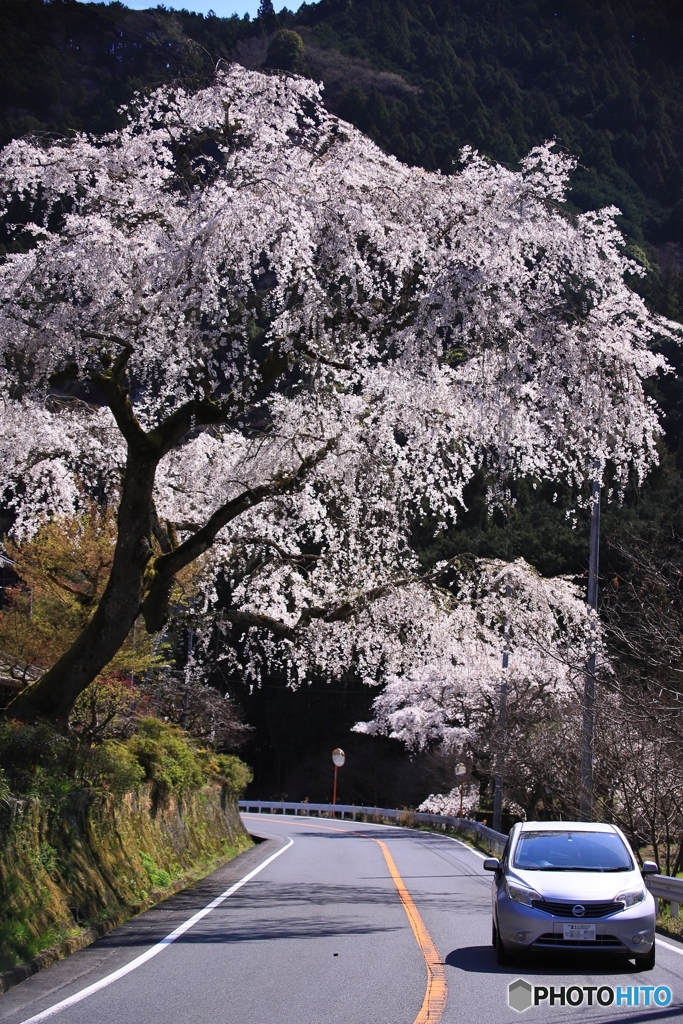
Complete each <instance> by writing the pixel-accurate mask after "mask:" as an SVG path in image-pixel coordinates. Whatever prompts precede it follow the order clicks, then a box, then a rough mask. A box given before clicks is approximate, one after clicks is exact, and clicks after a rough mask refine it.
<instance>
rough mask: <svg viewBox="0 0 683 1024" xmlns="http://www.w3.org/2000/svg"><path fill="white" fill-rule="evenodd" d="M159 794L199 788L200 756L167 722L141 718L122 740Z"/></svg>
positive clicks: (178, 730)
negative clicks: (131, 733)
mask: <svg viewBox="0 0 683 1024" xmlns="http://www.w3.org/2000/svg"><path fill="white" fill-rule="evenodd" d="M126 745H127V746H128V748H129V750H130V751H131V752H132V753H133V754H134V755H135V757H136V758H137V760H138V762H139V763H140V764H141V765H142V767H143V769H144V772H145V781H147V782H151V783H152V785H153V787H154V790H155V792H156V794H157V795H158V796H160V797H165V796H169V795H170V794H181V793H184V792H187V791H189V790H193V789H199V788H200V787H201V786H202V785H203V783H204V781H205V774H204V772H203V770H202V764H201V758H200V757H198V751H197V749H196V748H195V747H194V745H193V744H192V742H191V740H190V738H189V737H188V736H187V735H186V734H184V733H182V732H181V730H180V729H179V728H178V727H177V726H175V725H170V724H169V723H168V722H161V721H160V720H159V719H158V718H141V719H140V721H139V722H138V725H137V728H136V730H135V735H133V736H131V738H130V739H129V740H127V741H126Z"/></svg>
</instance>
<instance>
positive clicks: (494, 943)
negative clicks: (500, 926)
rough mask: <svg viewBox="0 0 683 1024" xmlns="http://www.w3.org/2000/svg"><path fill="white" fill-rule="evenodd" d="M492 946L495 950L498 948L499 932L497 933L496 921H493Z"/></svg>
mask: <svg viewBox="0 0 683 1024" xmlns="http://www.w3.org/2000/svg"><path fill="white" fill-rule="evenodd" d="M491 945H492V946H493V948H494V949H497V947H498V932H497V931H496V922H495V921H491Z"/></svg>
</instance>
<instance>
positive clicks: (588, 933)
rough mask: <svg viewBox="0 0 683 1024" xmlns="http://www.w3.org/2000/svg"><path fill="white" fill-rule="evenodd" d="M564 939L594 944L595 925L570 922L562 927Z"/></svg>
mask: <svg viewBox="0 0 683 1024" xmlns="http://www.w3.org/2000/svg"><path fill="white" fill-rule="evenodd" d="M564 937H565V939H574V940H575V941H578V942H595V925H594V924H584V923H583V921H582V922H581V923H579V922H578V921H577V922H574V921H572V923H571V924H566V925H565V926H564Z"/></svg>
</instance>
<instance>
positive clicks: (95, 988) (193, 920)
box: [21, 837, 294, 1024]
mask: <svg viewBox="0 0 683 1024" xmlns="http://www.w3.org/2000/svg"><path fill="white" fill-rule="evenodd" d="M293 844H294V840H293V839H292V838H291V837H290V839H289V842H288V843H287V845H286V846H283V847H282V848H281V849H280V850H276V851H275V853H273V854H271V855H270V857H267V858H266V860H264V861H263V863H262V864H259V865H258V866H257V867H255V868H254V869H253V870H252V871H250V872H249V873H248V874H246V875H245V876H244V878H240V880H239V881H238V882H235V884H234V885H231V886H230V888H229V889H226V890H225V892H223V893H221V895H220V896H217V897H216V899H215V900H212V901H211V903H209V904H208V906H206V907H204V909H203V910H199V911H197V913H196V914H193V915H192V917H190V918H188V920H187V921H184V922H183V923H182V924H181V925H178V927H177V928H176V929H175V931H172V932H171V934H170V935H167V936H166V938H165V939H162V940H161V942H157V944H156V945H155V946H151V947H150V948H149V949H148V950H146V951H145V952H144V953H142V954H141V955H140V956H138V957H136V958H135V960H131V961H130V963H128V964H126V965H125V967H120V968H119V969H118V971H114V972H113V973H112V974H107V975H106V976H105V977H104V978H100V980H99V981H96V982H95V983H94V984H92V985H88V987H87V988H82V989H81V991H80V992H75V993H74V995H72V996H69V997H68V998H67V999H62V1001H61V1002H60V1003H55V1004H54V1006H50V1007H48V1009H47V1010H43V1011H42V1013H37V1014H36V1015H35V1017H29V1018H27V1020H24V1021H22V1022H21V1024H38V1021H41V1020H47V1019H48V1017H53V1016H54V1015H55V1014H56V1013H60V1011H61V1010H65V1009H66V1008H67V1006H73V1005H74V1004H75V1003H80V1002H81V1000H82V999H87V998H88V996H91V995H93V994H94V993H95V992H99V991H100V989H103V988H107V986H108V985H112V984H113V983H114V982H115V981H118V980H119V978H123V977H125V975H126V974H130V972H131V971H134V970H135V969H136V968H137V967H141V966H142V964H144V963H147V961H148V960H151V959H152V957H153V956H156V955H157V953H161V951H162V950H164V949H166V948H167V947H168V946H170V944H171V943H172V942H175V940H176V939H179V938H180V936H181V935H184V934H185V932H186V931H188V930H189V929H190V928H192V926H193V925H195V924H197V922H198V921H201V919H202V918H203V917H206V915H207V914H210V913H211V911H212V910H215V909H216V907H219V906H220V905H221V903H223V901H224V900H227V898H228V896H232V894H233V893H234V892H237V890H238V889H241V888H242V886H243V885H244V884H245V883H246V882H248V881H250V879H252V878H254V876H255V875H258V873H259V871H263V869H264V868H265V867H268V865H269V864H271V863H272V862H273V861H274V860H275V858H276V857H279V856H280V854H281V853H284V852H285V851H286V850H288V849H289V848H290V846H292V845H293Z"/></svg>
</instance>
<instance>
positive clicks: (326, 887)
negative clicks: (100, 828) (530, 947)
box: [0, 815, 683, 1024]
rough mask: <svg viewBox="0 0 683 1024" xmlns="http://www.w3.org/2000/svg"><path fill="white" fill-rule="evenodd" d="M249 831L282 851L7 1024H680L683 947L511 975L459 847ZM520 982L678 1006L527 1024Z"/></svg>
mask: <svg viewBox="0 0 683 1024" xmlns="http://www.w3.org/2000/svg"><path fill="white" fill-rule="evenodd" d="M245 822H246V824H247V827H248V828H249V829H250V830H251V831H252V832H254V833H259V834H260V835H262V836H269V837H270V838H269V839H268V840H267V841H266V842H264V843H261V844H259V846H257V847H256V848H255V849H253V850H251V851H249V852H248V853H247V854H243V855H242V856H241V857H239V858H237V860H235V861H233V862H232V863H231V864H229V865H227V866H226V867H225V868H222V869H221V870H220V871H218V872H216V873H215V874H214V875H212V876H210V877H209V878H208V879H205V880H204V881H203V882H201V883H198V885H196V886H193V887H192V888H191V889H188V890H186V891H185V892H183V893H179V894H177V895H176V896H174V897H172V898H171V899H169V900H167V901H166V902H165V903H163V904H160V905H159V906H158V907H156V908H154V909H153V910H151V911H149V912H148V913H147V914H143V915H141V916H140V917H139V918H136V919H135V920H133V921H130V922H128V924H127V925H124V926H123V927H122V928H119V929H117V930H116V931H114V932H112V933H110V935H108V936H107V937H106V938H104V939H102V940H100V941H99V942H97V943H95V944H94V945H92V946H90V947H89V948H88V949H85V950H83V951H81V952H80V953H76V954H74V956H72V957H69V958H68V959H67V960H64V961H62V962H61V963H59V964H56V965H55V966H54V967H51V968H49V969H48V970H46V971H43V972H42V973H40V974H38V975H35V976H34V977H33V978H30V979H29V980H28V981H26V982H24V983H23V984H22V985H19V986H18V987H17V988H15V989H12V990H11V991H10V992H8V993H6V994H5V995H4V996H0V1022H2V1024H24V1022H28V1021H34V1020H35V1018H36V1017H38V1018H39V1019H40V1020H47V1019H49V1020H51V1021H54V1022H55V1024H104V1022H106V1024H270V1022H277V1024H328V1022H329V1024H368V1022H373V1024H375V1022H376V1024H415V1022H420V1024H438V1022H439V1021H443V1024H470V1022H471V1024H484V1022H485V1024H497V1022H499V1021H505V1022H509V1021H511V1020H517V1019H522V1020H524V1021H525V1022H527V1021H528V1022H530V1024H531V1022H533V1021H537V1022H540V1021H543V1022H545V1021H557V1022H558V1024H559V1022H563V1021H569V1020H571V1021H573V1022H579V1021H580V1022H583V1021H591V1022H592V1021H603V1022H605V1024H608V1022H611V1021H628V1022H629V1024H636V1022H641V1021H650V1020H652V1021H661V1020H665V1021H681V1022H683V944H678V943H675V942H670V941H669V940H666V941H667V944H668V945H663V944H661V943H659V944H658V964H657V967H656V969H655V971H653V972H652V973H651V974H636V973H633V969H632V968H631V967H629V965H628V964H624V963H622V962H620V961H618V960H617V961H609V960H605V959H602V958H598V957H597V956H596V957H593V958H588V959H587V960H582V961H578V960H576V959H571V960H569V959H567V958H566V957H565V959H562V957H561V956H560V957H559V958H551V957H548V958H547V959H544V960H543V961H527V962H524V961H522V962H519V963H517V964H515V965H514V966H513V967H510V968H500V967H498V966H497V965H496V962H495V956H494V952H493V950H492V948H491V945H490V940H491V921H490V885H491V881H490V876H488V875H485V874H484V872H483V871H482V868H481V857H480V856H479V855H478V854H477V853H475V852H474V851H472V850H470V849H468V848H466V847H465V846H463V845H462V844H460V843H458V842H456V841H454V840H449V839H447V838H445V837H440V836H436V835H429V834H426V833H419V832H413V831H410V830H407V829H400V828H383V827H381V826H375V825H363V824H358V823H352V822H348V821H347V822H341V821H331V820H328V819H324V820H323V819H320V820H319V819H308V820H306V819H302V818H293V817H291V818H290V817H283V816H281V815H272V816H271V815H245ZM290 840H292V842H291V843H290ZM264 862H267V863H265V867H262V865H263V864H264ZM252 872H253V877H251V878H249V879H248V880H247V881H246V882H244V883H243V884H242V885H241V886H240V885H239V884H240V881H241V880H242V879H244V878H245V876H248V875H249V874H250V873H252ZM235 886H239V887H237V888H234V887H235ZM231 890H232V891H231ZM226 892H229V893H230V895H227V896H226V897H225V898H224V899H223V901H222V902H220V903H219V904H218V905H216V906H214V909H212V910H211V911H210V912H209V913H206V914H205V915H204V916H202V917H201V918H200V919H199V920H196V921H195V923H194V924H193V925H192V926H191V927H189V928H187V927H186V926H187V923H188V921H190V920H191V919H192V918H193V916H194V915H195V914H197V912H198V911H202V909H204V908H206V907H207V906H209V905H210V904H211V903H212V901H214V900H215V899H216V897H219V896H220V895H221V894H223V895H224V894H225V893H226ZM183 929H185V930H183ZM177 930H179V931H180V934H178V936H177V938H175V940H174V941H173V942H171V943H166V944H164V942H163V940H164V938H165V937H167V936H169V934H171V933H173V932H174V931H177ZM668 947H671V948H668ZM140 960H142V961H143V962H141V963H139V964H138V966H135V964H136V963H137V962H138V961H140ZM130 968H132V969H130ZM126 971H128V972H127V973H125V972H126ZM115 972H118V976H117V978H116V979H115V980H113V981H112V980H111V978H112V974H114V973H115ZM517 978H521V979H524V980H526V981H527V982H529V983H530V984H531V985H532V986H534V985H541V986H545V987H550V986H555V987H556V988H558V989H559V988H560V987H561V986H565V988H568V987H570V986H579V987H581V986H595V987H596V988H599V987H604V986H612V987H613V988H616V987H617V986H621V987H622V989H626V988H628V987H631V986H635V985H637V986H642V985H644V984H646V985H650V986H655V987H657V986H668V987H669V988H670V989H671V990H672V993H673V998H672V1001H671V1003H670V1004H669V1005H668V1006H666V1007H664V1008H658V1007H655V1006H650V1007H645V1006H643V1005H642V1002H643V997H642V996H641V997H640V1001H641V1005H640V1006H638V1007H635V1006H632V1007H629V1006H626V1005H622V1006H618V1007H617V1006H616V1005H614V1004H612V1005H609V1006H595V1005H594V1006H592V1007H587V1006H586V1005H585V1004H584V1005H582V1006H581V1007H577V1008H574V1007H571V1006H567V1005H565V1006H560V1005H555V1006H552V1007H551V1006H549V1005H548V1003H547V1001H546V1002H545V1003H543V1004H541V1005H539V1006H531V1007H530V1008H529V1009H528V1010H526V1011H525V1012H524V1013H517V1012H515V1011H514V1010H513V1009H511V1008H510V1007H509V1006H508V985H509V983H510V982H512V981H515V980H516V979H517ZM98 985H99V986H100V987H99V988H98ZM91 987H94V988H95V989H96V990H95V991H92V992H91V993H90V994H88V995H86V997H85V998H82V999H80V1001H76V1002H68V1001H69V1000H72V999H73V998H74V997H76V998H78V995H79V993H83V992H84V991H87V990H89V989H90V988H91ZM64 1001H67V1005H64V1006H62V1008H61V1009H60V1008H59V1007H60V1005H61V1004H62V1003H64ZM35 1024H39V1022H38V1021H35Z"/></svg>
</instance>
